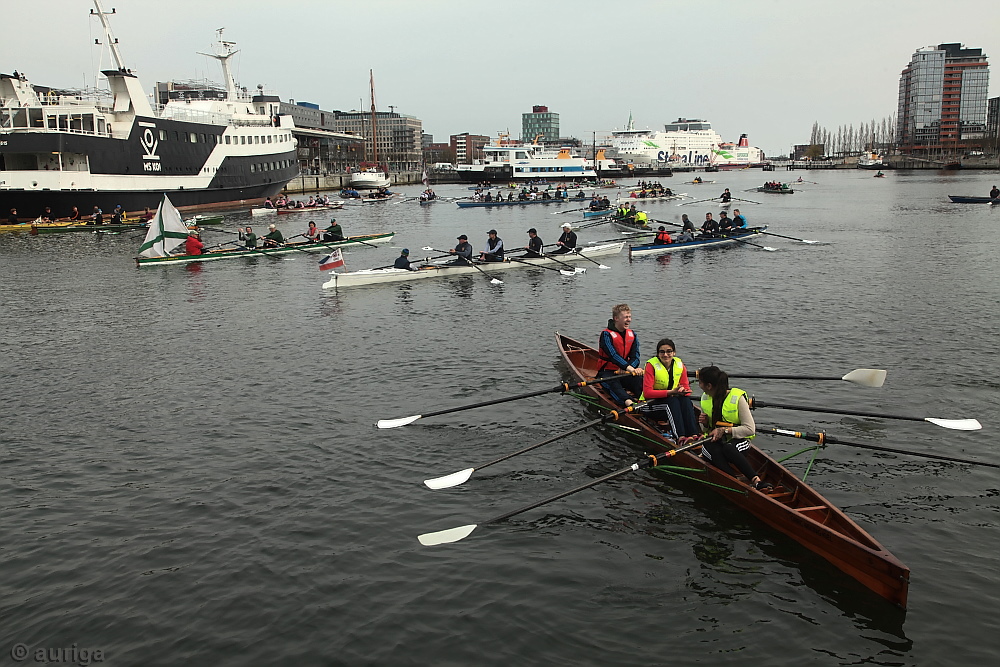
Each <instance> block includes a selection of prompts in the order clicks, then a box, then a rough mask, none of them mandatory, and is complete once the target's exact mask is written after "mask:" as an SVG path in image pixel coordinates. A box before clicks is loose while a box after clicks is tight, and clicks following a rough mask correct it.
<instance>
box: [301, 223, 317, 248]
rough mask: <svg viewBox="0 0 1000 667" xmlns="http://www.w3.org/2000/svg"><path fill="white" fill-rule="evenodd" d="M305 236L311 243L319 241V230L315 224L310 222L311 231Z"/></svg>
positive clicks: (308, 230)
mask: <svg viewBox="0 0 1000 667" xmlns="http://www.w3.org/2000/svg"><path fill="white" fill-rule="evenodd" d="M303 236H305V237H306V238H307V239H309V242H310V243H315V242H316V241H319V228H318V227H317V226H316V223H315V222H311V221H310V222H309V229H307V230H306V233H305V234H303Z"/></svg>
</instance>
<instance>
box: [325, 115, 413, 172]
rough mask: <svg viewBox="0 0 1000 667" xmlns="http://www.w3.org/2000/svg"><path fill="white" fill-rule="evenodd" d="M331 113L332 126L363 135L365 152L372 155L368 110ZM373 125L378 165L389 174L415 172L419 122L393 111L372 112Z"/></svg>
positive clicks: (370, 117) (338, 129)
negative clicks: (373, 115)
mask: <svg viewBox="0 0 1000 667" xmlns="http://www.w3.org/2000/svg"><path fill="white" fill-rule="evenodd" d="M335 114H336V118H335V119H334V127H333V129H334V130H335V131H337V132H344V133H347V134H353V135H357V136H361V137H364V140H365V154H366V155H368V156H371V155H373V154H374V153H373V144H372V136H371V135H372V116H371V112H369V111H337V112H335ZM375 126H376V128H377V130H378V156H379V163H380V166H386V167H388V169H389V171H390V172H393V173H396V172H401V171H419V169H420V164H421V137H422V136H423V133H424V132H423V122H422V121H421V120H420V119H419V118H417V117H415V116H408V115H406V114H401V113H399V112H397V111H376V112H375Z"/></svg>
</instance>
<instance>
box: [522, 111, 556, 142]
mask: <svg viewBox="0 0 1000 667" xmlns="http://www.w3.org/2000/svg"><path fill="white" fill-rule="evenodd" d="M536 137H537V138H538V140H539V143H546V142H555V143H558V142H559V114H557V113H555V112H552V111H549V108H548V107H546V106H541V105H535V106H533V107H531V113H524V114H521V140H522V141H523V142H525V143H533V142H534V140H535V138H536Z"/></svg>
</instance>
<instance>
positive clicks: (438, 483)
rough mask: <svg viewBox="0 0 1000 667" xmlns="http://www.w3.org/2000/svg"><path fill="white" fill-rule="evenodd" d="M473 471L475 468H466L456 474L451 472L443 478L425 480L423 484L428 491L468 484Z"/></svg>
mask: <svg viewBox="0 0 1000 667" xmlns="http://www.w3.org/2000/svg"><path fill="white" fill-rule="evenodd" d="M475 470H476V469H475V468H466V469H465V470H459V471H458V472H453V473H451V474H450V475H445V476H444V477H435V478H434V479H425V480H424V484H426V485H427V488H429V489H448V488H451V487H453V486H458V485H459V484H465V483H466V482H468V481H469V478H470V477H472V473H473V472H475Z"/></svg>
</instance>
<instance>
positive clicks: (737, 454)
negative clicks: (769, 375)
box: [698, 366, 771, 491]
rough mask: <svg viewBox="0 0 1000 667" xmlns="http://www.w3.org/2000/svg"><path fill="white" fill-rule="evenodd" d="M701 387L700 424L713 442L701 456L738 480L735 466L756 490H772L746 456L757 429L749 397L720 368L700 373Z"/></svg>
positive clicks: (711, 368) (704, 446)
mask: <svg viewBox="0 0 1000 667" xmlns="http://www.w3.org/2000/svg"><path fill="white" fill-rule="evenodd" d="M698 386H699V387H701V390H702V391H703V392H704V393H703V394H702V396H701V416H700V417H699V418H698V421H699V422H701V425H702V429H703V430H704V432H705V434H706V435H707V436H709V437H710V438H711V439H712V440H711V442H706V443H705V444H704V445H703V446H702V454H701V455H702V456H703V457H704V458H706V459H708V460H709V461H711V463H712V465H714V466H715V467H716V468H718V469H719V470H721V471H722V472H724V473H726V474H729V475H733V476H734V477H735V475H736V473H735V471H734V470H733V468H732V465H735V466H736V467H737V468H738V469H739V471H740V472H741V473H743V474H744V475H746V478H747V481H748V482H749V483H750V485H751V486H753V487H754V488H755V489H757V490H758V491H767V490H770V489H771V485H770V484H768V483H766V482H764V481H762V480H761V478H760V476H758V475H757V473H756V472H755V471H754V469H753V467H752V466H751V465H750V463H749V462H748V461H747V459H746V456H744V454H743V452H744V451H746V450H747V449H750V439H751V438H753V437H754V435H755V433H756V429H757V425H756V424H755V423H754V419H753V414H752V413H751V412H750V404H749V403H748V402H747V393H746V392H745V391H743V390H742V389H737V388H735V387H733V388H730V387H729V376H728V375H726V373H725V371H723V370H722V369H720V368H718V367H717V366H706V367H705V368H702V369H701V370H699V371H698ZM730 464H732V465H730Z"/></svg>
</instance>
